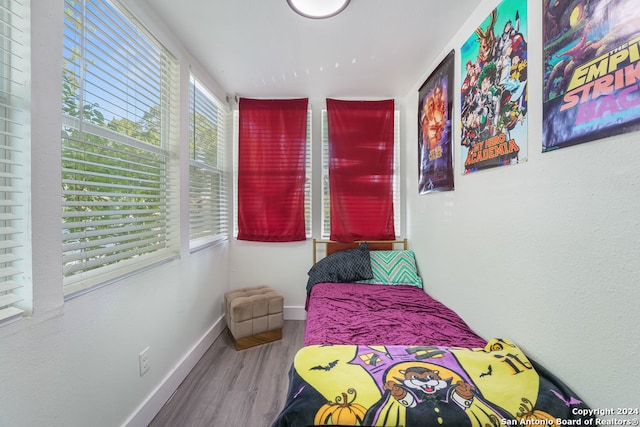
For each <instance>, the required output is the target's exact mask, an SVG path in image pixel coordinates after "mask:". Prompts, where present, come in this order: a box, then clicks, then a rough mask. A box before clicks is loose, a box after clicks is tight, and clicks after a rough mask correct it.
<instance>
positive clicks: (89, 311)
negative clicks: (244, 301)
mask: <svg viewBox="0 0 640 427" xmlns="http://www.w3.org/2000/svg"><path fill="white" fill-rule="evenodd" d="M63 4H64V2H63V0H32V1H31V14H32V16H31V22H32V32H31V36H32V61H31V62H32V70H33V75H32V81H31V91H32V104H33V109H32V124H31V141H32V166H31V169H32V193H31V200H30V210H31V213H32V217H31V222H30V225H31V227H32V233H31V235H30V237H31V240H32V241H31V242H30V243H31V245H32V246H33V275H32V281H33V294H34V297H33V306H34V307H33V308H34V310H33V312H34V313H33V316H32V317H30V318H27V319H24V320H21V321H18V322H15V323H13V324H11V325H8V326H5V327H2V328H0V366H2V368H1V369H0V384H1V386H0V425H1V426H11V427H23V426H24V427H35V426H51V427H55V426H61V427H70V426H89V425H90V426H105V427H113V426H118V425H124V424H129V425H132V426H146V425H147V423H148V421H150V419H151V418H152V417H153V416H154V415H155V413H156V412H157V410H158V409H159V408H160V407H161V405H162V404H163V403H164V401H165V400H166V399H167V398H168V397H169V396H170V395H171V393H172V392H173V390H174V389H175V388H176V387H177V386H178V385H179V383H180V381H181V380H182V378H184V376H185V375H186V374H187V373H188V369H189V368H190V366H192V365H193V364H194V363H195V362H196V361H197V359H198V358H199V355H200V354H202V352H203V351H204V350H206V348H207V347H208V345H209V344H210V343H211V342H212V341H213V339H215V337H216V336H217V335H218V334H219V333H220V332H221V328H222V327H223V326H224V322H223V321H221V319H222V316H223V294H224V291H225V290H226V289H228V286H229V273H228V270H229V245H228V243H223V244H220V245H217V246H213V247H209V248H207V249H203V250H201V251H198V252H194V253H190V252H189V250H188V241H187V240H185V239H183V241H182V243H181V253H180V257H179V259H176V260H173V261H170V262H168V263H165V264H163V265H161V266H159V267H156V268H153V269H150V270H148V271H146V272H144V273H141V274H137V275H134V276H132V277H130V278H127V279H123V280H121V281H119V282H117V283H114V284H112V285H109V286H107V287H104V288H102V289H99V290H96V291H93V292H91V293H88V294H86V295H83V296H79V297H77V298H75V299H72V300H69V301H67V302H65V301H64V298H63V295H62V268H61V259H62V248H61V233H60V224H61V222H62V219H61V194H60V188H61V177H60V144H61V142H60V129H61V114H60V111H61V110H60V105H61V104H60V101H61V97H60V94H61V81H62V80H61V70H62V27H63V26H62V22H63V10H64V7H63ZM131 4H132V7H133V8H135V7H136V4H134V2H133V1H132V2H131ZM135 12H140V13H139V14H138V13H137V14H138V16H139V17H141V18H144V15H145V13H144V12H145V11H144V10H135ZM148 22H153V21H145V23H148ZM156 25H157V23H156ZM151 29H152V30H153V31H154V32H155V33H156V34H157V35H159V36H162V37H161V38H163V42H164V43H166V44H167V45H168V46H169V47H170V49H171V50H172V52H173V53H174V54H176V55H177V56H179V58H180V59H181V62H182V85H183V86H184V85H185V84H186V85H187V87H188V68H187V66H188V63H189V58H188V56H187V55H186V54H185V53H184V50H183V49H182V48H181V47H180V46H179V45H177V44H176V43H174V42H173V40H171V39H170V38H168V37H166V34H165V33H163V31H162V28H159V27H154V28H151ZM193 65H194V70H197V69H198V66H197V64H193ZM199 78H200V79H201V80H205V81H206V75H203V74H201V75H199ZM210 88H211V89H212V90H217V91H219V88H217V86H216V85H215V83H213V82H211V84H210ZM218 95H219V96H220V94H219V93H218ZM222 97H224V93H223V94H222ZM223 99H224V98H223ZM185 105H186V104H185ZM184 108H186V107H184ZM183 113H184V110H183ZM186 123H187V121H184V123H183V125H182V128H181V132H183V138H181V140H183V141H188V138H185V137H184V135H185V132H187V131H188V125H187V124H186ZM183 150H184V148H183ZM186 150H188V147H187V148H186ZM187 152H188V151H187ZM183 157H186V156H183ZM186 185H187V184H186V181H182V182H181V187H182V194H183V195H184V196H183V200H182V206H183V207H182V208H181V221H180V222H181V224H180V225H181V229H182V231H183V233H182V234H183V235H184V232H185V230H186V229H188V224H187V222H186V219H187V218H188V216H187V215H186V214H187V211H188V204H187V203H185V201H186V197H187V196H186V194H188V191H185V190H186V188H188V187H186ZM146 347H149V361H150V370H149V371H148V372H147V373H146V374H145V375H144V376H142V377H141V376H140V374H139V368H138V354H139V353H140V351H142V350H143V349H145V348H146Z"/></svg>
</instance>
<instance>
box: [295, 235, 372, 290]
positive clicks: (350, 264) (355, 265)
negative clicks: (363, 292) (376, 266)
mask: <svg viewBox="0 0 640 427" xmlns="http://www.w3.org/2000/svg"><path fill="white" fill-rule="evenodd" d="M307 274H308V275H309V280H308V281H307V293H309V292H310V291H311V287H312V286H313V285H315V284H316V283H322V282H332V283H344V282H355V281H357V280H364V279H372V278H373V277H374V276H373V272H372V271H371V259H370V257H369V248H368V246H367V244H366V243H363V244H361V245H360V246H358V247H357V248H356V249H347V250H344V251H340V252H335V253H333V254H331V255H329V256H326V257H324V258H322V259H321V260H320V261H318V262H317V263H316V264H315V265H314V266H313V267H311V270H309V273H307Z"/></svg>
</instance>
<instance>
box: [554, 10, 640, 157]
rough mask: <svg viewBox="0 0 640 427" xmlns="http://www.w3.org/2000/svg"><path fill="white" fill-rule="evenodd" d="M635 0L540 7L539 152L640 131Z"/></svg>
mask: <svg viewBox="0 0 640 427" xmlns="http://www.w3.org/2000/svg"><path fill="white" fill-rule="evenodd" d="M638 80H640V8H639V7H638V0H588V1H585V0H553V1H551V0H545V1H544V99H543V127H542V132H543V133H542V136H543V139H542V151H543V152H546V151H550V150H554V149H558V148H563V147H568V146H572V145H575V144H581V143H584V142H587V141H593V140H596V139H600V138H605V137H608V136H612V135H618V134H622V133H625V132H631V131H636V130H639V129H640V89H639V86H638Z"/></svg>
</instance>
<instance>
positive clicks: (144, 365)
mask: <svg viewBox="0 0 640 427" xmlns="http://www.w3.org/2000/svg"><path fill="white" fill-rule="evenodd" d="M138 361H139V362H140V376H143V375H144V374H146V373H147V371H148V370H149V347H147V348H145V349H144V350H142V351H141V352H140V354H139V355H138Z"/></svg>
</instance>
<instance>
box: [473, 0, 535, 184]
mask: <svg viewBox="0 0 640 427" xmlns="http://www.w3.org/2000/svg"><path fill="white" fill-rule="evenodd" d="M460 55H461V58H462V60H461V66H462V86H461V91H460V94H461V98H462V99H461V117H460V119H461V127H462V137H461V145H462V159H463V162H464V169H463V173H465V174H467V173H471V172H475V171H478V170H481V169H487V168H492V167H496V166H505V165H512V164H516V163H522V162H526V161H527V2H526V1H524V0H505V1H503V2H502V3H500V5H498V7H497V8H496V9H494V10H493V11H492V12H491V14H490V15H489V16H488V17H487V18H486V19H485V20H484V21H483V22H482V23H481V24H480V26H478V28H477V29H476V31H475V33H474V34H473V35H472V36H471V37H469V39H468V40H467V41H466V42H465V43H464V45H463V46H462V48H461V51H460Z"/></svg>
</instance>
